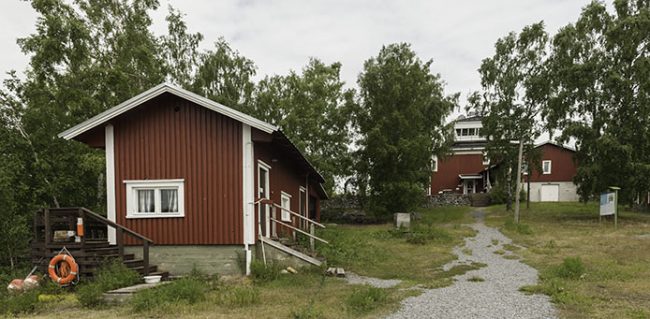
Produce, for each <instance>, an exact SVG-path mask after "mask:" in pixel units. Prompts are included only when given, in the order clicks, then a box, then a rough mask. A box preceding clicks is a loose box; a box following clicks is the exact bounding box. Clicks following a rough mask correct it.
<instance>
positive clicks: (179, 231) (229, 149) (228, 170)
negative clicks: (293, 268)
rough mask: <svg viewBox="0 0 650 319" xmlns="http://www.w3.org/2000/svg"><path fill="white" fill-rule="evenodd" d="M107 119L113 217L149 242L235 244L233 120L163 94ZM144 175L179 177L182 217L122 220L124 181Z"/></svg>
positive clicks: (238, 206) (238, 171) (238, 181)
mask: <svg viewBox="0 0 650 319" xmlns="http://www.w3.org/2000/svg"><path fill="white" fill-rule="evenodd" d="M112 124H113V125H114V127H115V129H114V132H115V133H114V134H115V159H116V163H115V183H116V185H115V189H116V192H115V194H116V200H117V205H116V207H117V212H116V214H117V222H118V223H119V224H122V225H124V226H126V227H128V228H130V229H132V230H134V231H136V232H139V233H141V234H143V235H145V236H147V237H149V238H151V239H152V240H153V241H154V243H155V244H157V245H165V244H167V245H190V244H192V245H197V244H243V225H242V223H243V221H242V126H241V123H240V122H238V121H236V120H233V119H231V118H228V117H226V116H223V115H221V114H219V113H217V112H214V111H210V110H208V109H206V108H203V107H201V106H198V105H196V104H193V103H192V102H189V101H186V100H184V99H181V98H178V97H176V96H173V95H169V94H165V95H162V96H160V97H157V98H155V99H153V100H151V101H149V102H147V103H145V104H143V105H141V106H139V107H138V108H136V109H134V110H132V111H129V112H127V113H125V114H123V115H121V116H120V117H118V118H116V119H114V120H113V121H112ZM147 179H151V180H154V179H184V180H185V217H181V218H147V219H126V185H125V184H124V181H125V180H147ZM127 237H128V236H127ZM130 243H136V242H130Z"/></svg>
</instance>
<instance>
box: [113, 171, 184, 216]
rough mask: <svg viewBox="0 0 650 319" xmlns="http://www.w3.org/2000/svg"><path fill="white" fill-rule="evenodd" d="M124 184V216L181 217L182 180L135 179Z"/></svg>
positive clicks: (182, 206) (182, 202)
mask: <svg viewBox="0 0 650 319" xmlns="http://www.w3.org/2000/svg"><path fill="white" fill-rule="evenodd" d="M124 184H126V218H159V217H183V216H185V212H184V181H183V180H137V181H133V180H131V181H124Z"/></svg>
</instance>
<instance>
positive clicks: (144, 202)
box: [138, 189, 155, 213]
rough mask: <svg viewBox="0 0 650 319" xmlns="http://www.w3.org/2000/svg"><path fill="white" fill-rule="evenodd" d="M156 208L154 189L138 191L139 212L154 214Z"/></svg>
mask: <svg viewBox="0 0 650 319" xmlns="http://www.w3.org/2000/svg"><path fill="white" fill-rule="evenodd" d="M154 209H155V206H154V191H153V189H140V190H138V212H141V213H153V212H154Z"/></svg>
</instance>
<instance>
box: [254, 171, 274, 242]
mask: <svg viewBox="0 0 650 319" xmlns="http://www.w3.org/2000/svg"><path fill="white" fill-rule="evenodd" d="M269 169H270V167H269V166H267V165H263V164H262V163H259V164H258V166H257V186H258V187H257V188H258V193H257V198H266V199H269V197H270V195H271V194H270V190H269V175H270V174H269V172H270V170H269ZM270 213H271V208H270V207H269V205H263V204H259V205H258V218H259V223H260V226H261V228H262V229H261V231H262V236H264V237H270V236H271V233H270V230H271V227H270V226H271V220H270V219H269V218H270Z"/></svg>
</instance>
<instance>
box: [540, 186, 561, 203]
mask: <svg viewBox="0 0 650 319" xmlns="http://www.w3.org/2000/svg"><path fill="white" fill-rule="evenodd" d="M539 193H540V194H539V197H540V201H542V202H559V201H560V185H542V188H541V189H540V190H539Z"/></svg>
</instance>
